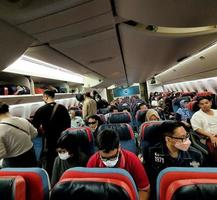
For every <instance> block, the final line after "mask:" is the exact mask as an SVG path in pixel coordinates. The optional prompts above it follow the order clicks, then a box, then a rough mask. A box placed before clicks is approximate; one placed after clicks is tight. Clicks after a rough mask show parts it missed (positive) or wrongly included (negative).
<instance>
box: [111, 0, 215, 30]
mask: <svg viewBox="0 0 217 200" xmlns="http://www.w3.org/2000/svg"><path fill="white" fill-rule="evenodd" d="M115 5H116V11H117V14H118V15H119V16H120V17H123V18H125V19H131V20H134V21H136V22H140V23H142V24H145V25H149V24H151V25H157V26H165V27H197V26H207V25H215V24H217V12H216V10H217V1H215V0H181V1H180V0H163V1H162V0H136V1H132V0H116V1H115Z"/></svg>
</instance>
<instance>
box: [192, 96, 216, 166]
mask: <svg viewBox="0 0 217 200" xmlns="http://www.w3.org/2000/svg"><path fill="white" fill-rule="evenodd" d="M197 101H198V105H199V107H200V110H199V111H197V112H196V113H194V114H193V116H192V118H191V125H192V127H193V130H194V131H196V132H197V133H199V134H200V135H202V136H206V137H207V138H208V139H207V141H206V143H207V145H208V148H209V151H210V153H211V156H212V158H213V161H215V163H217V110H214V109H211V106H212V101H211V97H210V96H201V97H199V98H198V99H197Z"/></svg>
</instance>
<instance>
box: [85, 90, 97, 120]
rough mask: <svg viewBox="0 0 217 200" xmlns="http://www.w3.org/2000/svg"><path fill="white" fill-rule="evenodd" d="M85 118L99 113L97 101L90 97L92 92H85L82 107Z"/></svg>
mask: <svg viewBox="0 0 217 200" xmlns="http://www.w3.org/2000/svg"><path fill="white" fill-rule="evenodd" d="M82 113H83V119H86V118H88V117H89V116H91V115H95V114H96V113H97V105H96V101H95V100H93V99H92V98H91V97H90V92H86V93H85V94H84V102H83V107H82Z"/></svg>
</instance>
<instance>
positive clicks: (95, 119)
mask: <svg viewBox="0 0 217 200" xmlns="http://www.w3.org/2000/svg"><path fill="white" fill-rule="evenodd" d="M101 124H102V121H101V119H100V117H99V116H97V115H91V116H89V117H88V118H87V125H88V126H89V127H90V129H91V131H92V133H93V136H94V138H96V135H97V130H98V128H99V126H100V125H101Z"/></svg>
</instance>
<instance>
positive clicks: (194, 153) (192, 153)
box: [188, 146, 203, 158]
mask: <svg viewBox="0 0 217 200" xmlns="http://www.w3.org/2000/svg"><path fill="white" fill-rule="evenodd" d="M188 153H189V154H190V156H192V157H199V158H202V157H203V154H202V153H201V152H200V151H199V150H197V149H195V148H194V147H191V146H190V147H189V150H188Z"/></svg>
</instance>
